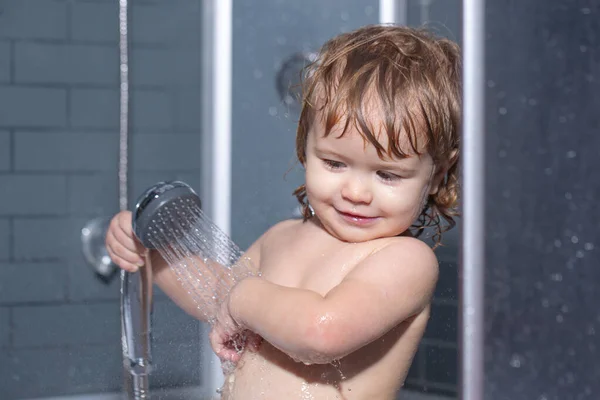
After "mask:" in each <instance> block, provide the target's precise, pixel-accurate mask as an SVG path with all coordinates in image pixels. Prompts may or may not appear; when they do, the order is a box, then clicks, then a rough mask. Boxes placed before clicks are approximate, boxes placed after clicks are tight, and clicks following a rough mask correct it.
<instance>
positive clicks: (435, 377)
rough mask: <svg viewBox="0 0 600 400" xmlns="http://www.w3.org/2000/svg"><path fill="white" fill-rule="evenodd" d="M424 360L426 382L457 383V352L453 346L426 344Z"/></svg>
mask: <svg viewBox="0 0 600 400" xmlns="http://www.w3.org/2000/svg"><path fill="white" fill-rule="evenodd" d="M425 360H426V363H425V377H426V380H427V382H432V383H443V384H448V385H457V383H458V353H457V350H456V349H455V348H445V347H436V346H427V356H426V358H425Z"/></svg>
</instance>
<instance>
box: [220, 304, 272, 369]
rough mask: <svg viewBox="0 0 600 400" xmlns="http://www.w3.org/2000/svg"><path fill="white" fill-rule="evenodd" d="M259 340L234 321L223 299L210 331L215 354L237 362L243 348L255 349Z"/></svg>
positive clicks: (223, 358) (258, 337) (225, 359)
mask: <svg viewBox="0 0 600 400" xmlns="http://www.w3.org/2000/svg"><path fill="white" fill-rule="evenodd" d="M261 342H262V338H261V337H260V336H258V335H257V334H255V333H254V332H251V331H249V330H247V329H243V328H242V327H241V326H240V325H239V324H238V323H237V322H235V321H234V319H233V318H232V317H231V314H230V313H229V306H228V302H227V301H224V302H223V303H222V304H221V307H220V308H219V311H218V313H217V316H216V321H215V322H214V324H213V327H212V330H211V332H210V344H211V346H212V348H213V350H214V352H215V353H216V354H217V356H218V357H219V358H220V359H221V360H222V361H230V362H233V363H237V362H238V361H239V360H240V358H241V357H242V353H243V351H244V350H251V351H256V350H257V349H258V347H259V346H260V343H261Z"/></svg>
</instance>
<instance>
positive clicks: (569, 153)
mask: <svg viewBox="0 0 600 400" xmlns="http://www.w3.org/2000/svg"><path fill="white" fill-rule="evenodd" d="M575 157H577V152H576V151H575V150H569V151H567V158H575Z"/></svg>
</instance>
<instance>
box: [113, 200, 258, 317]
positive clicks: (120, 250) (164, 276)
mask: <svg viewBox="0 0 600 400" xmlns="http://www.w3.org/2000/svg"><path fill="white" fill-rule="evenodd" d="M131 218H132V215H131V212H130V211H122V212H120V213H118V214H117V215H116V216H115V217H114V218H113V219H112V221H111V224H110V227H109V229H108V232H107V236H106V248H107V250H108V252H109V255H110V256H111V258H112V260H113V261H114V262H115V263H117V264H118V265H119V267H121V268H122V269H124V270H126V271H128V272H136V271H137V270H138V268H140V267H141V265H143V261H144V256H145V254H146V253H148V254H149V258H150V264H151V266H152V275H153V280H154V283H156V284H157V285H158V287H160V288H161V289H162V290H163V291H164V292H165V293H166V294H167V296H169V298H171V300H173V301H174V302H175V303H176V304H177V305H178V306H179V307H181V308H182V309H183V310H184V311H185V312H187V313H188V314H190V315H191V316H193V317H195V318H197V319H199V320H201V321H204V322H206V321H207V317H208V316H210V315H211V314H214V313H215V312H216V310H209V309H207V307H209V306H212V307H215V306H216V304H206V307H203V305H200V307H199V305H198V304H197V303H196V302H195V301H194V298H193V297H192V295H190V293H188V290H187V289H186V288H185V287H184V286H183V285H182V284H181V282H180V281H179V279H178V277H177V274H176V273H175V272H174V271H173V268H170V267H169V264H168V263H167V262H166V261H165V260H164V259H163V258H162V257H161V255H160V253H159V252H158V251H157V250H148V249H146V248H144V247H143V246H142V244H141V243H140V242H139V240H137V238H136V237H135V235H134V234H133V229H132V223H131ZM257 252H258V251H257V246H253V247H251V248H250V249H248V251H247V252H246V253H245V254H244V258H249V259H251V260H252V261H253V263H252V264H250V263H246V264H245V266H246V265H247V266H249V265H252V266H253V267H256V265H258V264H257V263H258V254H257ZM255 258H256V259H255ZM190 263H193V264H195V265H190V268H194V269H196V268H197V269H199V270H201V271H202V275H203V277H204V278H203V279H204V280H206V281H207V282H208V281H211V282H215V281H221V282H227V283H226V284H225V285H224V286H231V285H233V282H230V280H231V279H230V278H229V277H228V276H227V275H226V268H225V267H223V266H220V265H217V264H214V265H213V267H217V268H211V269H209V268H207V267H206V265H205V264H204V262H203V260H202V259H201V258H200V257H194V259H193V260H191V261H190ZM147 267H148V266H143V267H141V268H147ZM218 267H221V268H218ZM254 272H256V271H254ZM188 283H189V284H191V285H193V284H194V282H193V281H192V280H191V279H190V282H188ZM196 290H198V291H201V290H202V289H196Z"/></svg>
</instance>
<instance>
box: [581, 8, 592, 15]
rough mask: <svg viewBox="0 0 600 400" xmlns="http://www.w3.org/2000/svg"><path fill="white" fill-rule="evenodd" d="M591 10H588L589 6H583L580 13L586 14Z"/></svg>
mask: <svg viewBox="0 0 600 400" xmlns="http://www.w3.org/2000/svg"><path fill="white" fill-rule="evenodd" d="M591 12H592V10H590V9H589V8H587V7H585V8H582V9H581V13H582V14H584V15H588V14H590V13H591Z"/></svg>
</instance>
